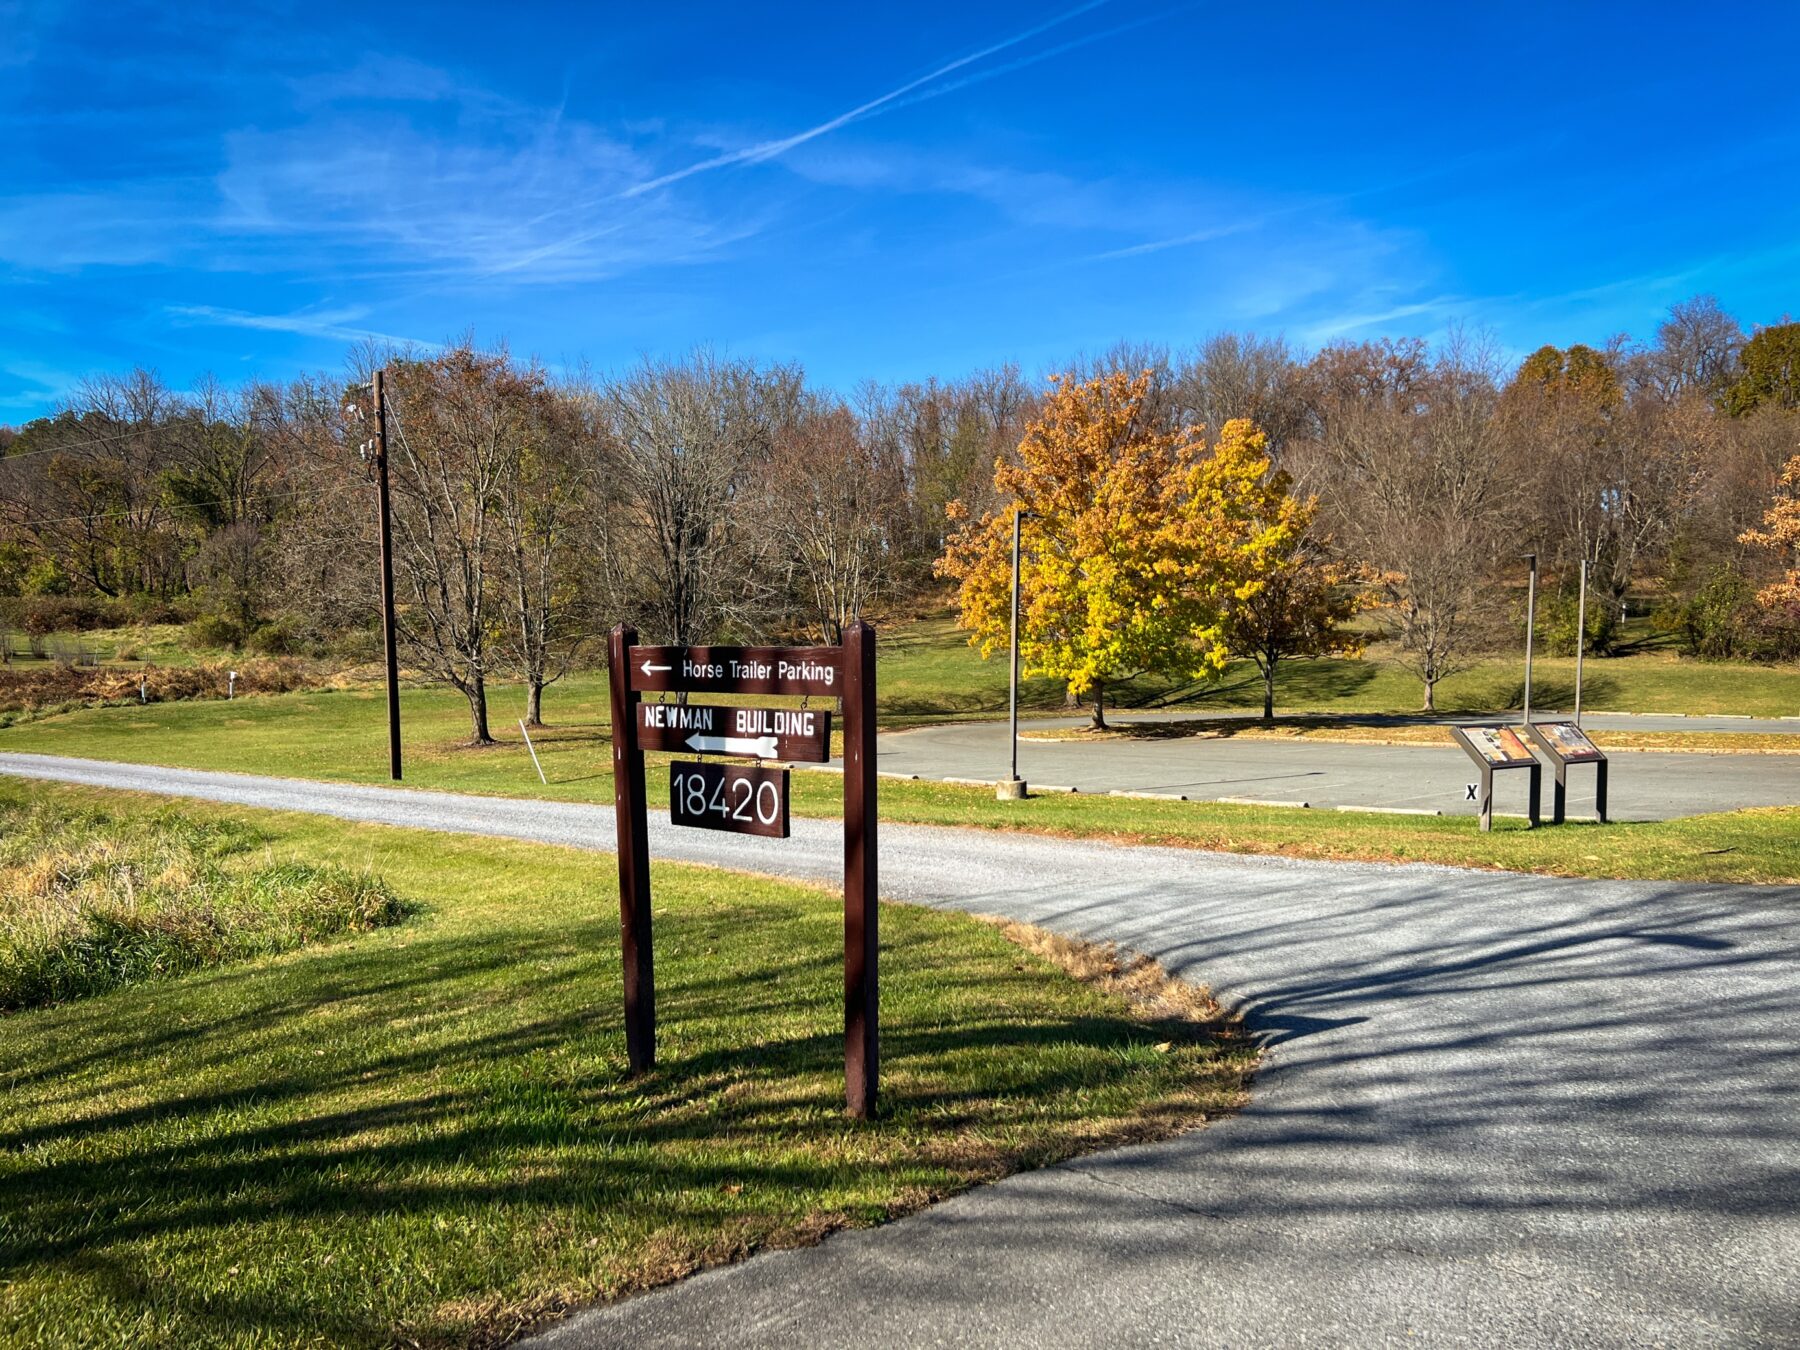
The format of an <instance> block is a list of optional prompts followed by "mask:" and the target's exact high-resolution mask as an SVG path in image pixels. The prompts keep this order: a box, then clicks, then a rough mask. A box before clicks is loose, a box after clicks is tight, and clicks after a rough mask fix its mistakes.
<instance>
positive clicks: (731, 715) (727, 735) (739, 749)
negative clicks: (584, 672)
mask: <svg viewBox="0 0 1800 1350" xmlns="http://www.w3.org/2000/svg"><path fill="white" fill-rule="evenodd" d="M638 749H640V750H668V751H672V752H674V753H675V754H678V755H742V756H744V757H745V758H748V759H786V760H792V761H794V762H795V763H801V764H823V763H825V761H826V760H828V759H830V758H831V712H830V710H829V709H826V708H739V707H731V706H728V705H726V704H723V703H640V704H638Z"/></svg>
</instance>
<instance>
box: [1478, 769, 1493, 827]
mask: <svg viewBox="0 0 1800 1350" xmlns="http://www.w3.org/2000/svg"><path fill="white" fill-rule="evenodd" d="M1493 828H1494V771H1493V770H1492V769H1490V768H1488V767H1487V766H1486V765H1483V766H1482V769H1481V832H1482V833H1483V834H1486V833H1487V832H1488V831H1489V830H1491V829H1493Z"/></svg>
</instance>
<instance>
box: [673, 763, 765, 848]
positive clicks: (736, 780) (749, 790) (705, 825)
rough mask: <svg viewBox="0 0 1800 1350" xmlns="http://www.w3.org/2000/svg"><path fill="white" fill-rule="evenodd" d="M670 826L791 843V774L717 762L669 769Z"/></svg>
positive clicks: (687, 764) (750, 765)
mask: <svg viewBox="0 0 1800 1350" xmlns="http://www.w3.org/2000/svg"><path fill="white" fill-rule="evenodd" d="M669 823H670V824H672V825H689V826H693V827H694V828H696V829H701V830H724V831H725V832H727V833H728V834H760V835H762V836H763V837H764V838H767V839H786V838H787V837H788V771H787V770H786V769H768V768H764V767H763V766H762V765H760V764H718V763H715V762H713V761H711V760H694V761H692V762H684V761H681V760H677V761H676V762H675V763H674V764H671V765H670V766H669Z"/></svg>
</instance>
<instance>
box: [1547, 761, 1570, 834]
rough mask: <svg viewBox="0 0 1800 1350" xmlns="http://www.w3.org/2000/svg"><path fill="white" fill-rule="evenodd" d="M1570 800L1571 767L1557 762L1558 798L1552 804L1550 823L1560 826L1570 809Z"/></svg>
mask: <svg viewBox="0 0 1800 1350" xmlns="http://www.w3.org/2000/svg"><path fill="white" fill-rule="evenodd" d="M1568 798H1569V766H1568V765H1567V764H1565V763H1563V762H1562V760H1561V759H1558V760H1557V761H1556V796H1555V798H1554V800H1553V801H1552V802H1551V804H1550V823H1551V824H1552V825H1560V824H1562V823H1563V816H1564V814H1565V813H1566V811H1567V809H1568Z"/></svg>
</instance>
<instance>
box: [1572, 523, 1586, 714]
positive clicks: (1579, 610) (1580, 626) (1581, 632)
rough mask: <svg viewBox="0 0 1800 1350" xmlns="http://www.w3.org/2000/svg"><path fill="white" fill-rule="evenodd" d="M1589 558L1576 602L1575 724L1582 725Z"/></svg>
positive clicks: (1582, 570)
mask: <svg viewBox="0 0 1800 1350" xmlns="http://www.w3.org/2000/svg"><path fill="white" fill-rule="evenodd" d="M1587 574H1588V564H1587V559H1586V558H1583V559H1582V560H1581V599H1580V600H1578V601H1577V602H1576V604H1575V725H1576V726H1580V725H1581V658H1582V654H1583V653H1584V652H1586V651H1587Z"/></svg>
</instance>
